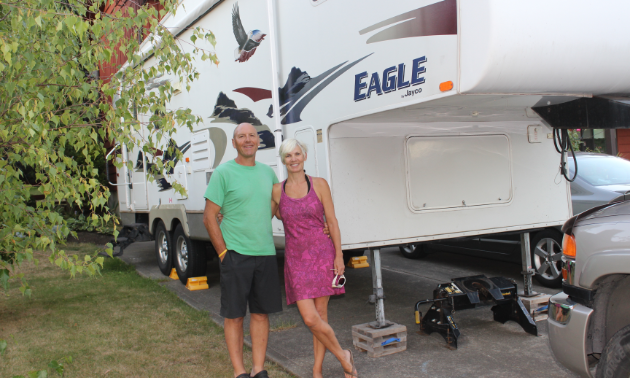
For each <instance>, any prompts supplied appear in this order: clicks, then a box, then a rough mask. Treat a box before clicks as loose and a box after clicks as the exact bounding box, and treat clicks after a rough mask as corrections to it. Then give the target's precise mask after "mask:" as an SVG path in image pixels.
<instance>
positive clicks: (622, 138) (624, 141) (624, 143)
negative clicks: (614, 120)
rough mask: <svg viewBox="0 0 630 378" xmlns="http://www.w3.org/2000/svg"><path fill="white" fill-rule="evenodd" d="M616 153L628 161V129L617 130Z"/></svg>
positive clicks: (629, 147) (629, 136)
mask: <svg viewBox="0 0 630 378" xmlns="http://www.w3.org/2000/svg"><path fill="white" fill-rule="evenodd" d="M617 151H618V153H619V156H621V157H623V158H625V159H628V160H630V129H619V130H617Z"/></svg>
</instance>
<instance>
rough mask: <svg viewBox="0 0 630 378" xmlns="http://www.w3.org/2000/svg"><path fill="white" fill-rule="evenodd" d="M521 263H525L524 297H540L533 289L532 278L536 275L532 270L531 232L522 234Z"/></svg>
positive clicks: (523, 272)
mask: <svg viewBox="0 0 630 378" xmlns="http://www.w3.org/2000/svg"><path fill="white" fill-rule="evenodd" d="M521 261H522V263H523V271H522V272H521V274H523V283H524V284H523V296H524V297H533V296H534V295H538V293H537V292H535V291H534V289H533V288H532V276H533V275H534V274H535V273H536V271H535V270H534V269H532V257H531V248H530V243H529V232H524V233H522V234H521Z"/></svg>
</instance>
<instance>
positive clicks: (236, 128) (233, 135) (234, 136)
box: [232, 122, 255, 139]
mask: <svg viewBox="0 0 630 378" xmlns="http://www.w3.org/2000/svg"><path fill="white" fill-rule="evenodd" d="M243 125H250V126H251V127H254V125H252V124H251V123H249V122H243V123H239V124H238V125H237V126H236V127H235V128H234V132H233V133H232V139H235V138H236V130H238V128H239V127H241V126H243ZM254 129H255V127H254Z"/></svg>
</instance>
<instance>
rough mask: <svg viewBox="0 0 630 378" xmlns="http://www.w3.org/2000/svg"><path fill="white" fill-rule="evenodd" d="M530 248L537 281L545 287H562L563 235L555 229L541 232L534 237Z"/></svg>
mask: <svg viewBox="0 0 630 378" xmlns="http://www.w3.org/2000/svg"><path fill="white" fill-rule="evenodd" d="M530 248H531V259H532V268H534V270H535V271H536V275H535V277H534V278H536V281H538V283H540V284H541V285H543V286H545V287H551V288H559V287H561V286H562V234H561V233H560V232H558V231H556V230H553V229H547V230H543V231H540V232H538V233H536V234H535V235H534V238H533V239H532V242H531V246H530Z"/></svg>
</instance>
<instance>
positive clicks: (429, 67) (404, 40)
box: [119, 0, 630, 282]
mask: <svg viewBox="0 0 630 378" xmlns="http://www.w3.org/2000/svg"><path fill="white" fill-rule="evenodd" d="M629 11H630V3H628V2H621V1H603V2H599V3H598V6H597V7H593V5H592V2H590V1H586V0H572V1H568V0H557V1H553V2H549V1H544V0H527V1H510V2H507V1H501V0H476V1H464V0H460V1H456V0H443V1H435V0H420V1H418V0H413V1H412V0H395V1H390V2H386V3H383V2H380V1H372V0H343V1H342V0H268V1H260V0H257V1H254V0H238V1H235V0H224V1H217V0H204V1H201V0H194V1H193V0H184V1H182V4H181V9H179V10H178V12H177V13H176V15H174V16H173V15H167V16H166V17H165V18H164V19H163V20H162V21H161V22H162V23H163V24H164V25H166V26H167V27H168V28H169V30H172V32H173V33H176V34H178V36H179V37H180V38H182V39H184V40H187V39H188V38H189V37H190V35H191V33H192V32H191V30H190V29H191V28H192V27H193V26H194V27H197V26H200V27H203V28H205V29H209V30H212V32H213V33H214V34H215V36H216V39H217V41H218V43H217V45H216V53H217V54H218V56H219V59H220V60H221V63H220V64H219V66H218V67H214V66H210V65H209V64H207V63H205V62H202V61H201V60H198V62H197V64H198V67H199V71H200V72H201V77H200V80H198V81H196V82H195V83H194V85H193V86H192V87H191V88H190V91H181V92H180V93H179V94H177V95H176V96H174V97H173V98H172V100H171V102H170V103H169V104H168V106H169V107H171V108H174V109H177V108H190V109H192V112H193V114H196V115H200V116H202V117H203V120H204V122H203V124H199V125H197V126H196V127H195V128H194V130H193V131H192V132H190V131H189V130H188V129H187V128H186V127H182V128H181V129H180V130H179V131H178V132H177V134H176V135H175V136H174V138H173V139H172V140H163V141H161V143H162V145H163V147H164V148H166V147H167V146H168V145H169V144H170V145H174V146H177V148H179V149H180V150H181V151H182V152H183V154H184V157H185V159H184V161H179V162H178V163H177V165H176V166H175V168H174V170H173V172H172V173H171V174H167V175H164V176H162V177H159V178H158V180H156V181H155V182H153V183H151V182H148V181H147V176H146V169H147V167H146V166H147V164H146V161H147V160H146V159H147V156H146V155H145V153H144V152H143V151H142V150H139V149H133V150H129V151H127V150H126V149H125V148H124V146H122V147H123V154H122V156H123V159H125V160H126V159H129V160H132V161H133V162H134V164H133V165H134V168H133V169H127V168H126V167H125V168H123V169H122V170H121V171H120V172H119V174H120V177H121V178H122V179H121V180H120V181H121V182H120V183H119V185H121V186H120V191H119V201H120V203H119V205H120V212H121V217H122V221H123V224H130V223H145V224H146V225H147V227H148V228H149V230H150V232H151V233H152V234H153V236H154V237H155V239H156V253H157V254H158V260H159V262H160V268H161V269H162V271H163V272H164V273H167V272H168V271H169V270H170V268H171V266H174V267H176V268H177V270H178V274H179V276H180V279H182V282H184V281H185V280H186V279H187V278H188V277H193V276H199V275H203V274H204V272H205V265H206V264H205V261H206V258H207V257H211V256H212V255H213V254H212V253H210V250H209V249H208V248H209V247H208V246H209V237H208V234H207V232H206V230H205V228H204V226H203V222H202V217H203V209H204V203H205V200H204V198H203V193H204V191H205V189H206V186H207V183H208V181H209V178H210V176H211V175H212V172H213V170H214V169H215V168H216V167H217V166H218V165H219V164H221V163H224V162H226V161H228V160H230V159H234V158H235V157H236V151H235V150H234V149H233V148H232V145H231V141H230V139H231V136H232V133H233V130H234V128H235V127H236V126H237V125H238V124H239V123H241V122H249V123H252V124H253V125H254V126H255V127H256V129H257V130H258V134H259V136H260V139H261V146H260V149H259V151H258V153H257V159H258V162H259V163H261V164H268V165H269V166H271V167H272V168H273V169H275V170H276V173H277V175H278V177H279V178H280V179H281V180H282V179H283V178H284V177H285V172H284V169H283V167H282V165H281V164H279V160H278V151H277V149H278V147H279V141H280V140H281V138H283V137H284V138H297V139H299V140H301V141H302V142H304V143H305V144H306V145H307V146H308V148H309V153H308V160H307V162H306V172H307V173H308V174H310V175H313V176H321V177H324V178H326V179H327V180H328V181H329V183H330V185H331V190H332V194H333V199H334V203H335V207H336V212H337V215H338V219H339V224H340V228H341V236H342V238H341V239H342V245H343V249H344V250H357V249H376V248H380V247H384V246H394V245H405V244H409V243H417V242H422V241H429V240H438V239H446V238H456V237H467V236H474V235H484V234H493V233H501V232H508V231H520V232H528V231H531V230H539V229H544V228H549V227H555V226H559V225H561V224H562V223H563V222H564V221H565V220H566V219H568V218H569V217H570V216H571V215H572V210H571V202H570V191H569V187H568V183H567V182H566V180H564V178H563V177H562V175H561V173H560V169H559V164H558V162H559V160H560V158H559V155H558V154H557V152H556V151H555V149H554V145H553V144H554V143H553V139H552V138H551V135H552V134H551V133H552V128H551V126H550V124H549V123H548V122H547V121H545V120H544V119H543V118H542V117H541V116H540V115H539V113H538V112H537V111H536V109H538V108H539V107H541V106H549V107H552V106H554V105H558V104H563V103H568V102H570V101H573V100H575V99H579V98H586V99H589V98H591V97H592V96H598V95H606V94H620V93H630V70H628V69H627V66H626V62H628V61H630V46H629V44H630V40H628V39H627V38H611V36H623V35H629V33H630V24H629V23H628V22H626V21H625V20H624V18H623V17H624V16H623V15H626V14H628V12H629ZM248 42H251V43H249V45H248ZM183 46H184V48H185V49H186V48H187V45H186V44H184V45H183ZM247 46H249V47H247ZM201 47H204V48H208V49H212V47H211V46H209V45H208V46H203V45H202V46H201ZM152 48H153V46H151V44H150V43H149V42H145V43H144V44H143V46H142V49H143V51H144V52H145V53H147V54H146V56H147V57H148V58H147V59H146V60H145V61H144V63H143V64H144V66H145V67H151V66H153V65H156V64H158V62H157V61H156V60H155V58H154V57H152V56H151V55H150V54H149V52H150V50H151V49H152ZM163 79H166V80H171V81H172V83H171V84H172V85H173V86H175V87H177V86H178V85H181V84H179V83H177V82H175V79H174V78H169V77H164V78H163ZM278 109H279V110H278ZM148 116H149V115H147V114H139V115H138V117H139V118H140V120H141V121H142V120H143V119H146V118H147V117H148ZM144 133H147V130H146V129H142V130H140V131H139V134H140V136H143V135H144ZM175 181H176V182H178V183H180V184H181V185H183V187H184V188H186V190H187V195H186V196H179V195H177V194H176V193H175V192H174V191H173V190H172V184H173V182H175ZM129 184H132V185H129ZM273 232H274V240H275V242H276V246H277V247H278V248H283V245H284V234H283V228H282V223H281V222H279V221H278V220H277V219H274V220H273ZM207 247H208V248H207Z"/></svg>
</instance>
